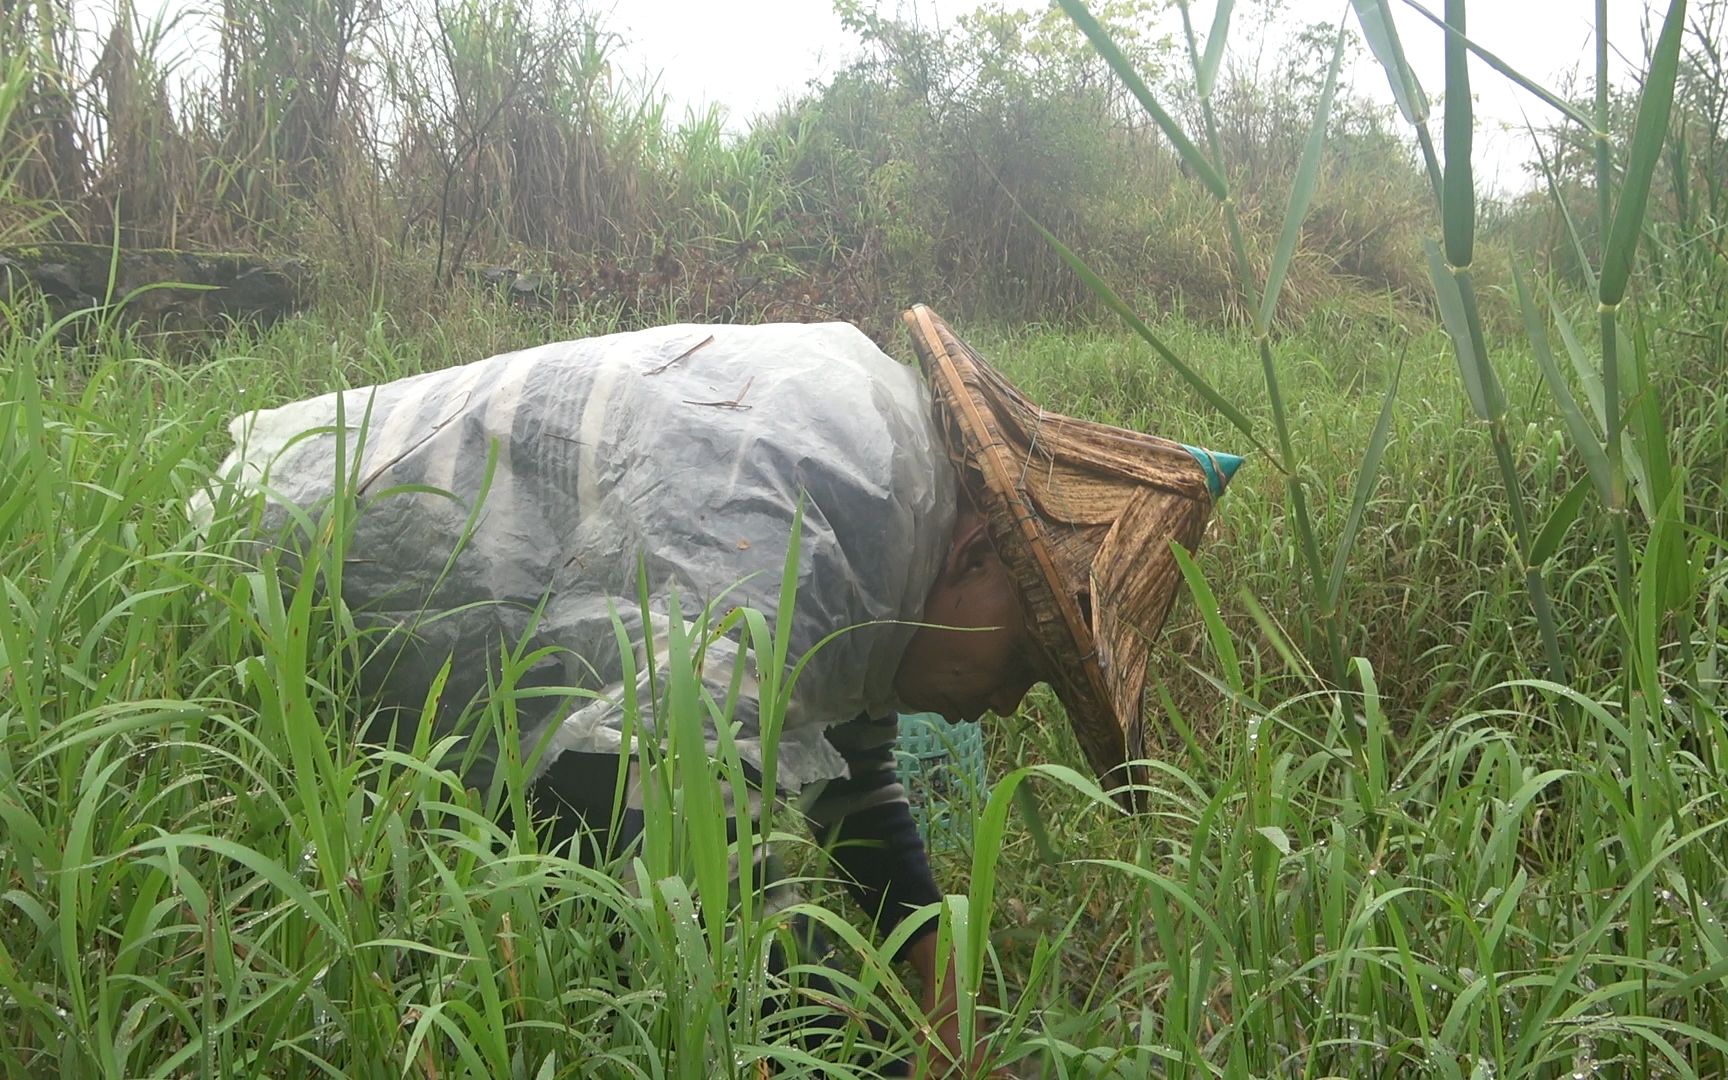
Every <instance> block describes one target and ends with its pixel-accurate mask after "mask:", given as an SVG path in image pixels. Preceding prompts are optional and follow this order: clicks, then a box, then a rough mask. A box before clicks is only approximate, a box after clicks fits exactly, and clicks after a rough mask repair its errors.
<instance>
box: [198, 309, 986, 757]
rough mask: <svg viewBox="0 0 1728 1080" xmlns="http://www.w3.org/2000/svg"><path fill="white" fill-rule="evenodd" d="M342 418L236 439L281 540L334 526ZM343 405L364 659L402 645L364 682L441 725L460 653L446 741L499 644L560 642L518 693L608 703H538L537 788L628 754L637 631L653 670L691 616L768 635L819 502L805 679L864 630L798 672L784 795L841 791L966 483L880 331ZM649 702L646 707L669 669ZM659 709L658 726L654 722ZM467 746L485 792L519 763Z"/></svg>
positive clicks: (521, 372) (276, 423)
mask: <svg viewBox="0 0 1728 1080" xmlns="http://www.w3.org/2000/svg"><path fill="white" fill-rule="evenodd" d="M710 338H711V339H712V340H709V339H710ZM338 396H339V395H337V394H330V395H326V396H324V397H320V398H316V399H312V400H308V401H302V402H298V403H295V404H291V405H286V406H283V407H281V408H276V409H269V410H264V411H260V412H255V413H250V414H247V415H244V416H241V417H239V418H237V419H235V420H234V421H233V423H232V424H231V425H230V432H231V434H232V435H233V438H234V442H235V450H234V451H233V453H232V454H230V455H229V457H228V459H227V461H226V462H224V464H223V466H222V467H221V469H220V472H219V480H218V483H226V484H230V485H234V486H235V488H237V489H238V491H239V493H240V494H242V495H248V494H251V493H255V492H262V493H263V495H264V497H265V498H266V511H265V516H264V532H263V534H262V535H264V536H266V537H272V538H277V539H280V540H282V541H283V542H284V543H285V544H286V543H287V542H288V538H289V533H288V531H287V530H286V528H285V525H286V522H287V518H288V515H287V514H285V513H284V512H283V505H284V504H287V503H293V504H297V505H299V506H300V507H303V508H306V509H307V510H309V511H311V512H312V513H313V515H314V520H316V518H317V514H318V513H319V509H320V507H321V506H323V505H327V504H328V502H329V500H330V499H331V498H332V495H333V492H334V491H336V490H337V485H336V483H335V475H336V469H337V458H336V449H337V443H336V439H337V435H336V430H335V425H336V423H337V418H338V410H337V401H338ZM340 398H341V401H342V412H343V416H342V422H343V425H344V428H345V437H346V440H347V460H348V461H349V462H350V467H351V470H352V472H351V478H352V479H351V481H350V483H348V484H346V485H343V487H344V488H345V489H346V490H347V496H348V497H350V498H352V499H354V500H355V505H356V506H357V507H358V508H359V513H358V515H357V521H356V524H355V532H354V535H353V538H352V541H351V542H350V544H349V546H348V549H347V558H346V564H345V566H344V569H343V593H344V598H345V600H346V601H347V603H348V605H349V606H350V608H352V609H353V610H354V613H355V618H356V621H357V622H358V623H359V625H360V626H361V627H363V628H365V629H367V630H368V631H370V632H373V633H374V634H376V636H375V637H369V638H368V648H370V647H371V645H372V643H373V642H376V641H380V639H382V641H381V645H380V647H378V648H376V649H373V650H372V652H371V654H370V655H371V658H370V659H369V660H368V661H367V663H366V664H365V665H364V666H363V669H362V682H363V685H365V686H366V688H367V690H368V693H369V694H370V695H372V696H373V697H375V699H376V700H377V701H378V702H379V703H381V704H382V706H383V709H384V715H392V716H395V717H397V718H398V722H399V721H400V718H401V717H404V716H407V717H412V718H415V719H418V718H419V716H420V715H421V709H422V705H423V703H424V701H425V699H426V695H427V693H428V690H429V688H430V687H431V686H432V684H433V681H434V679H435V677H436V675H437V673H438V671H439V670H440V669H441V667H442V666H443V665H444V663H445V662H446V660H447V659H450V660H451V661H452V670H451V673H450V677H449V683H448V685H447V686H446V688H445V690H444V692H443V695H442V697H441V699H440V706H439V709H438V713H437V716H436V719H435V720H434V723H435V725H436V726H437V728H438V730H437V731H435V734H436V735H443V734H447V733H448V732H449V730H450V729H451V728H452V726H454V725H455V724H456V722H457V720H458V719H459V717H460V716H461V714H462V712H463V709H464V707H466V706H468V705H469V704H470V703H471V702H473V701H477V700H480V699H482V698H483V697H484V695H485V693H486V691H487V687H488V685H489V680H493V681H494V682H495V680H496V679H497V674H498V667H499V656H500V650H501V649H511V650H515V649H518V648H520V649H522V653H521V654H522V655H526V654H527V653H528V652H529V651H532V650H536V649H541V648H545V647H547V646H551V647H552V649H551V650H550V651H549V655H547V656H546V657H544V658H542V659H541V660H540V661H539V662H538V663H536V664H534V665H533V666H532V667H530V668H529V670H528V671H527V672H526V673H525V674H524V675H523V676H522V677H520V678H519V679H518V680H517V683H516V685H517V687H518V688H519V689H521V688H524V687H538V688H542V689H548V688H559V687H576V688H582V689H584V690H586V691H592V692H593V693H592V694H589V695H575V694H560V693H556V692H553V693H550V694H545V695H541V696H534V695H519V696H518V700H517V713H518V722H519V725H520V727H519V730H520V738H521V742H522V748H521V749H522V752H523V753H524V755H527V754H528V753H529V752H531V751H532V750H533V749H534V748H535V747H537V746H540V745H541V744H542V743H543V742H544V745H545V747H546V749H545V752H544V754H543V756H542V758H541V759H540V763H539V765H540V768H544V767H545V765H546V764H548V763H549V762H550V761H551V760H552V759H553V758H555V757H556V756H557V755H558V754H559V753H562V752H564V751H567V750H584V751H590V752H616V751H617V750H619V749H620V747H621V731H622V729H623V709H622V701H623V699H624V693H623V691H624V689H625V688H624V687H623V685H622V679H623V672H624V671H625V665H624V663H623V658H622V657H621V656H620V650H619V645H618V638H617V634H616V630H615V622H614V620H615V619H616V620H620V621H621V622H622V625H623V627H624V629H625V631H626V634H627V636H628V640H629V641H630V642H631V643H632V644H633V648H634V649H635V652H636V656H635V657H634V660H635V663H634V669H635V670H636V671H638V672H645V670H646V667H647V665H646V664H645V663H644V660H645V659H646V655H645V650H646V648H647V647H648V646H647V643H649V642H653V643H654V647H655V648H656V649H657V650H659V649H663V648H664V643H665V630H666V624H667V619H668V615H669V613H670V612H671V611H672V610H673V604H674V602H676V603H677V605H678V608H679V610H680V612H681V614H682V616H683V617H684V618H686V619H690V620H693V619H695V618H697V617H698V616H699V614H700V612H701V610H702V608H703V606H704V605H705V604H707V603H708V602H709V601H712V600H715V599H717V598H719V604H718V609H719V612H721V613H724V612H725V611H727V610H729V609H731V608H733V607H739V606H750V607H755V608H757V609H759V610H761V611H764V612H766V613H769V614H770V617H771V616H772V612H773V611H774V610H775V608H776V606H777V603H778V595H779V591H780V582H781V578H782V576H783V572H784V565H785V559H786V555H787V546H788V543H789V541H790V538H791V529H792V524H793V521H794V515H795V513H797V512H798V510H799V507H800V505H802V512H803V524H802V531H801V541H800V551H799V559H798V575H797V581H798V593H797V602H796V606H795V608H794V611H793V618H792V625H791V651H790V654H789V657H790V659H792V660H794V661H795V660H796V659H797V658H798V657H800V656H802V655H804V654H805V653H806V652H807V651H808V650H810V649H811V648H813V647H814V646H816V645H817V643H818V642H820V641H822V640H823V639H824V638H827V637H829V635H831V634H833V633H834V632H835V631H837V630H842V629H846V628H852V627H856V628H857V629H851V630H849V631H848V632H847V633H844V634H841V635H840V636H839V637H837V638H835V639H834V640H832V641H830V642H828V643H827V644H826V645H824V646H823V647H822V648H821V649H820V650H819V651H818V652H817V653H816V655H815V656H814V658H813V659H812V660H811V662H810V663H809V665H808V666H807V668H806V669H805V671H804V672H803V673H802V674H801V675H800V677H799V680H798V683H797V685H796V687H795V688H794V691H793V694H792V698H791V701H790V704H789V706H788V709H787V713H786V719H785V724H784V728H783V731H782V733H781V736H780V743H779V746H780V750H779V755H778V774H777V782H778V785H779V786H780V787H781V788H782V790H787V791H796V790H797V789H799V788H801V787H803V786H804V785H807V784H810V783H812V782H814V781H817V780H822V779H827V778H831V777H835V776H840V775H844V773H845V763H844V761H843V759H842V758H841V757H840V756H839V754H838V753H837V752H836V751H835V750H834V749H833V748H832V747H831V746H830V745H829V744H828V741H827V739H826V738H825V736H824V732H825V730H826V728H827V727H828V726H829V725H832V724H835V723H841V722H845V721H848V720H851V719H853V718H855V717H857V716H860V715H865V714H867V715H871V716H883V715H886V714H887V713H889V712H890V711H892V710H893V709H894V708H895V707H896V702H895V701H894V695H893V689H892V687H893V676H894V672H895V670H896V669H897V667H898V665H899V661H900V657H901V655H902V653H903V652H904V650H905V647H906V644H907V641H908V640H909V639H910V637H911V634H912V628H911V627H909V626H906V625H904V622H905V621H906V620H917V619H918V618H920V617H921V615H922V613H923V606H924V600H925V597H926V595H927V593H928V591H929V588H930V585H931V584H932V582H933V581H934V579H935V576H936V573H937V570H938V567H939V563H940V560H941V558H942V556H943V555H944V553H945V551H946V547H947V543H948V538H949V534H950V532H951V531H952V528H953V520H954V514H955V490H954V484H955V480H954V476H953V472H952V468H951V466H950V465H949V464H948V463H947V459H946V457H945V455H944V454H943V453H942V450H941V446H940V441H939V440H940V435H939V433H938V432H937V430H936V428H935V426H934V423H933V421H932V420H931V416H930V408H929V396H928V393H927V392H926V390H925V388H924V385H923V383H922V380H921V379H920V378H919V376H918V374H917V372H916V371H915V370H914V369H912V368H909V367H906V366H904V365H902V364H900V363H898V362H896V361H895V360H893V359H892V358H891V357H889V356H887V355H886V354H884V353H883V352H881V351H880V350H879V349H878V348H877V347H876V346H875V345H874V344H872V343H871V341H870V340H869V339H868V338H867V337H865V336H864V335H863V334H862V333H861V332H859V331H858V330H857V329H856V328H854V327H852V326H849V325H846V324H841V323H825V324H777V325H763V326H706V325H679V326H666V327H660V328H657V329H653V330H644V331H639V332H634V333H625V334H613V335H609V336H605V337H595V338H588V339H585V340H581V341H572V342H563V343H558V344H550V345H545V346H541V347H537V348H532V349H528V350H525V351H522V352H516V353H509V354H505V355H501V356H495V357H492V358H490V359H487V360H481V361H478V362H476V363H471V364H467V365H465V366H462V367H457V368H452V369H449V370H444V371H436V372H430V373H427V374H423V375H418V376H414V377H412V378H407V379H402V380H399V381H396V382H392V383H388V384H385V385H381V386H377V387H368V388H363V389H356V390H350V391H346V392H344V393H342V394H341V395H340ZM356 453H357V454H358V456H359V461H358V463H357V464H355V463H354V456H355V455H356ZM489 469H490V470H491V475H490V479H489V481H488V470H489ZM404 486H407V487H406V489H404ZM393 489H396V490H393ZM471 515H472V527H471V532H469V533H468V537H467V540H466V542H465V543H459V541H460V540H461V539H462V538H463V536H464V532H465V530H466V529H468V528H469V527H470V519H471ZM639 568H641V570H642V571H644V572H645V574H646V580H647V587H648V603H647V610H648V618H647V623H648V624H647V625H644V619H643V605H642V603H641V594H640V591H639V579H638V570H639ZM722 594H724V596H723V597H722ZM674 598H676V601H675V600H674ZM536 612H538V616H537V617H536ZM886 620H900V621H901V624H900V625H892V624H889V623H887V622H885V621H886ZM739 636H740V635H739V634H733V635H731V637H732V638H733V639H736V638H738V637H739ZM737 651H738V645H737V641H736V640H721V641H717V642H715V643H713V644H712V645H711V646H710V647H709V649H708V652H707V655H706V660H705V663H704V665H703V678H704V679H705V680H706V681H707V683H708V689H709V690H710V692H711V693H712V694H713V695H714V698H715V700H716V701H721V702H723V701H725V699H726V694H727V691H728V688H729V685H730V683H731V680H732V677H733V672H734V667H735V660H736V657H737ZM750 675H751V673H750V672H748V671H747V672H746V677H745V680H744V684H743V699H742V700H741V701H740V702H739V704H738V708H737V710H736V714H735V716H734V718H733V719H734V731H735V733H736V734H735V737H736V740H737V744H738V747H739V750H740V753H741V756H742V757H743V758H744V759H745V760H747V761H750V762H752V763H753V764H757V765H760V762H761V745H760V734H759V731H758V727H757V706H756V701H755V699H754V681H753V679H752V678H751V677H750ZM639 682H640V685H639V686H637V688H636V690H637V693H638V694H639V695H640V696H639V698H638V700H640V701H644V702H645V701H647V700H649V699H648V697H647V694H648V693H649V687H648V686H647V684H646V675H645V674H644V675H642V676H641V677H640V678H639ZM642 711H643V713H644V715H643V716H642V717H640V718H638V722H639V723H642V724H644V725H647V724H649V723H651V719H650V718H649V717H648V716H647V715H646V712H647V710H645V709H644V710H642ZM554 728H555V730H553V729H554ZM411 734H412V732H411V731H402V730H398V733H397V735H398V738H402V739H405V738H407V737H408V736H409V735H411ZM709 737H710V740H711V741H712V739H713V737H714V731H713V729H712V727H710V729H709ZM711 745H712V742H711ZM466 752H467V754H468V758H469V760H470V761H471V762H472V764H471V765H470V767H469V768H468V769H467V771H466V773H465V781H466V782H467V783H469V784H471V785H473V786H477V787H479V788H480V789H481V790H486V789H487V785H488V784H489V783H490V782H491V778H492V775H493V773H494V770H495V765H496V761H497V752H498V747H497V746H496V745H495V744H493V743H492V742H491V741H490V738H489V737H482V736H480V735H477V734H474V733H473V732H472V731H470V732H469V742H468V744H467V746H466Z"/></svg>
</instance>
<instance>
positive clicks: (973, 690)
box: [894, 513, 1046, 722]
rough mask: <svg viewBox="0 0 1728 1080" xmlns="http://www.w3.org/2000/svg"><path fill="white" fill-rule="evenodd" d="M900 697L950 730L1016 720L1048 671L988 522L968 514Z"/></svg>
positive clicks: (934, 592)
mask: <svg viewBox="0 0 1728 1080" xmlns="http://www.w3.org/2000/svg"><path fill="white" fill-rule="evenodd" d="M924 622H926V623H929V624H931V625H930V626H922V627H919V628H918V631H917V632H916V633H915V634H914V635H913V637H912V643H911V644H910V645H909V646H908V647H907V649H906V655H905V656H904V657H903V658H902V660H901V662H900V669H899V671H898V672H896V674H895V677H894V690H895V692H896V693H897V694H898V695H899V698H900V701H901V704H902V705H903V706H905V707H907V708H908V709H914V710H918V711H921V712H934V713H940V714H941V715H942V716H943V717H944V718H946V719H947V720H949V721H951V722H960V721H973V720H977V719H978V718H979V717H981V716H983V715H984V713H986V712H994V713H995V714H996V715H998V716H1010V715H1012V714H1013V713H1014V711H1015V710H1016V709H1018V708H1019V707H1020V699H1021V698H1023V697H1025V696H1026V691H1028V690H1030V689H1031V688H1032V686H1033V684H1035V683H1037V682H1039V681H1041V680H1042V679H1044V678H1045V675H1044V669H1045V666H1046V665H1045V663H1044V661H1043V659H1042V651H1041V650H1040V649H1039V648H1038V645H1037V641H1036V639H1035V638H1034V636H1033V634H1032V631H1031V628H1030V627H1029V626H1028V625H1027V623H1026V618H1025V615H1024V614H1023V613H1022V612H1021V609H1020V600H1019V595H1018V592H1017V590H1016V589H1015V588H1014V582H1013V579H1012V578H1011V577H1010V576H1009V574H1008V569H1007V567H1005V566H1003V565H1002V560H1001V559H1000V558H998V557H997V555H996V549H995V548H994V547H993V546H992V545H991V543H990V537H989V534H988V533H987V532H986V530H985V525H984V519H983V518H982V517H979V516H978V515H977V514H973V513H962V514H961V516H960V519H959V521H958V522H957V523H956V524H955V526H954V539H953V541H952V542H951V543H950V545H949V550H948V557H947V559H946V560H945V562H944V563H943V566H942V571H941V573H940V574H939V576H938V577H937V580H936V584H935V585H934V586H933V587H932V588H931V590H930V595H929V597H928V598H927V599H926V600H925V603H924Z"/></svg>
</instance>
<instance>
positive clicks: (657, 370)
mask: <svg viewBox="0 0 1728 1080" xmlns="http://www.w3.org/2000/svg"><path fill="white" fill-rule="evenodd" d="M712 344H714V335H713V334H709V335H708V336H707V337H705V338H703V339H702V340H701V341H698V342H697V343H696V344H694V345H692V346H690V347H689V348H688V349H685V350H684V351H683V352H681V353H679V354H678V355H677V356H674V357H673V358H672V359H670V360H668V361H666V362H665V363H664V364H661V365H660V366H659V367H657V368H655V369H654V370H652V371H650V372H648V374H649V375H658V374H660V373H661V372H663V371H665V370H666V369H667V368H669V367H671V366H672V365H673V364H676V363H678V362H679V361H681V360H688V359H690V355H691V354H692V353H694V352H695V351H696V350H697V349H700V348H702V347H703V346H704V345H712Z"/></svg>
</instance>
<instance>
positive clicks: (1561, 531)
mask: <svg viewBox="0 0 1728 1080" xmlns="http://www.w3.org/2000/svg"><path fill="white" fill-rule="evenodd" d="M1590 483H1591V477H1590V476H1589V475H1588V474H1586V475H1584V476H1580V477H1579V478H1578V482H1577V483H1576V484H1573V485H1572V490H1571V491H1568V492H1567V493H1566V494H1565V495H1564V496H1562V497H1561V499H1560V501H1559V502H1558V503H1556V504H1555V505H1554V512H1553V513H1551V514H1549V515H1548V521H1547V523H1546V524H1545V525H1543V526H1542V531H1541V532H1539V533H1537V534H1536V542H1535V543H1533V544H1531V545H1530V565H1532V566H1541V565H1542V564H1543V563H1545V562H1547V561H1548V560H1549V559H1552V558H1553V557H1554V553H1555V552H1556V551H1559V550H1560V541H1561V540H1563V539H1565V537H1566V530H1568V529H1570V528H1571V527H1572V523H1573V522H1574V521H1576V520H1578V511H1579V510H1581V509H1582V508H1583V506H1584V499H1585V498H1586V497H1587V496H1588V495H1589V494H1590Z"/></svg>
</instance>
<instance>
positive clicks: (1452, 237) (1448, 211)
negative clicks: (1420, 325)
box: [1440, 0, 1476, 269]
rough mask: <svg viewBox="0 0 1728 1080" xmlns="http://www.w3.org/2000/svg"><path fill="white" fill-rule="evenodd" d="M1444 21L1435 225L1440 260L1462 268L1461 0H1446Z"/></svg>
mask: <svg viewBox="0 0 1728 1080" xmlns="http://www.w3.org/2000/svg"><path fill="white" fill-rule="evenodd" d="M1446 22H1447V24H1448V25H1449V26H1451V27H1452V28H1454V29H1455V30H1457V33H1455V34H1447V35H1446V118H1445V119H1446V123H1445V138H1446V142H1445V152H1446V172H1445V173H1444V175H1443V176H1442V180H1441V195H1440V218H1441V221H1440V224H1441V230H1442V232H1443V233H1444V235H1445V238H1446V261H1447V262H1449V263H1451V264H1452V265H1453V266H1455V267H1458V268H1459V269H1465V268H1467V267H1469V265H1470V261H1471V258H1472V256H1473V255H1474V247H1475V241H1476V182H1475V177H1474V174H1473V173H1472V171H1471V164H1470V152H1471V144H1472V143H1473V141H1474V140H1475V135H1476V119H1475V114H1474V104H1473V103H1472V102H1471V100H1470V54H1469V52H1468V51H1467V50H1466V49H1465V48H1464V38H1463V34H1464V0H1446Z"/></svg>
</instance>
